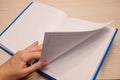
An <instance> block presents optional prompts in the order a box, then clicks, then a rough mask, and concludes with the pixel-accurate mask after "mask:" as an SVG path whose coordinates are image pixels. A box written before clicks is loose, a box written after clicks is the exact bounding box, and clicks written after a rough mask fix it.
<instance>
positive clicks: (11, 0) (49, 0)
mask: <svg viewBox="0 0 120 80" xmlns="http://www.w3.org/2000/svg"><path fill="white" fill-rule="evenodd" d="M31 1H38V2H42V3H45V4H48V5H51V6H53V7H57V8H59V9H61V10H63V11H64V12H66V13H67V14H68V15H69V16H70V17H74V18H79V19H84V20H89V21H94V22H107V21H113V23H112V24H111V25H110V26H111V27H116V26H117V27H118V29H120V0H0V32H2V30H4V29H5V28H6V27H7V26H8V24H10V22H11V21H13V20H14V19H15V17H16V16H17V15H18V14H19V13H20V12H21V11H22V10H23V9H24V8H25V7H26V5H28V4H29V3H30V2H31ZM119 33H120V32H118V35H117V37H116V39H115V41H114V43H113V45H112V47H111V50H110V51H109V54H108V56H107V58H106V59H105V62H104V64H103V66H102V69H101V70H100V73H99V75H98V77H97V79H98V80H108V79H109V80H110V79H120V34H119ZM29 76H31V75H29ZM32 76H33V77H32V78H30V77H26V78H25V79H27V78H28V80H38V79H40V80H45V79H44V78H43V77H41V76H39V74H37V73H34V74H32Z"/></svg>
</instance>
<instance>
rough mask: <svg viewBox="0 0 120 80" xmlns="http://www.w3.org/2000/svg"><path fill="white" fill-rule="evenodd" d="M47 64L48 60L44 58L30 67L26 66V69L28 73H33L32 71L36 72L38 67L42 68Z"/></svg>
mask: <svg viewBox="0 0 120 80" xmlns="http://www.w3.org/2000/svg"><path fill="white" fill-rule="evenodd" d="M45 65H47V61H46V60H43V61H40V62H37V63H35V64H33V65H32V66H30V67H27V68H25V71H26V73H31V72H34V71H35V70H37V69H40V68H42V67H43V66H45Z"/></svg>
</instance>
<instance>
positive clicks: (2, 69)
mask: <svg viewBox="0 0 120 80" xmlns="http://www.w3.org/2000/svg"><path fill="white" fill-rule="evenodd" d="M41 50H42V46H41V45H39V43H38V41H36V42H34V43H33V44H32V45H30V46H29V47H27V48H26V49H24V50H20V51H18V52H17V53H16V54H15V55H14V56H13V57H11V58H10V59H9V60H8V61H7V62H6V63H4V64H3V65H1V66H0V80H18V79H20V78H22V77H25V76H27V75H28V74H30V73H32V72H34V71H35V70H37V69H39V68H42V67H43V66H45V65H46V64H47V61H46V60H42V61H39V62H37V63H35V64H33V65H31V66H29V67H27V63H28V62H29V61H32V60H34V59H39V58H40V57H41Z"/></svg>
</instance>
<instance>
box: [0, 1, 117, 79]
mask: <svg viewBox="0 0 120 80" xmlns="http://www.w3.org/2000/svg"><path fill="white" fill-rule="evenodd" d="M110 23H111V22H107V23H95V22H90V21H85V20H80V19H75V18H70V17H69V16H68V15H67V14H66V13H64V12H63V11H61V10H59V9H56V8H54V7H51V6H48V5H45V4H42V3H38V2H31V3H30V4H29V5H28V6H27V7H26V8H25V9H24V10H23V11H22V12H21V13H20V14H19V15H18V16H17V17H16V19H15V20H14V21H13V22H12V23H11V24H10V25H9V26H8V27H7V28H6V29H5V30H4V31H3V32H2V33H1V34H0V48H1V49H3V50H4V51H7V52H8V54H12V53H15V52H16V51H18V50H21V49H24V48H26V47H27V46H28V45H30V44H32V43H33V42H34V41H37V40H38V41H39V43H41V44H43V50H42V57H41V59H46V60H48V62H49V64H48V65H47V66H46V67H44V68H43V69H41V70H40V71H41V74H43V75H44V76H45V77H48V78H49V79H50V80H56V79H57V80H95V79H96V76H97V74H98V72H99V70H100V68H101V66H102V64H103V61H104V59H105V57H106V55H107V54H108V51H109V49H110V46H111V44H112V42H113V39H114V37H115V35H116V33H117V30H118V29H116V28H112V27H109V26H108V25H109V24H110ZM41 59H40V60H41Z"/></svg>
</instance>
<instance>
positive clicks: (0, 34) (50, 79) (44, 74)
mask: <svg viewBox="0 0 120 80" xmlns="http://www.w3.org/2000/svg"><path fill="white" fill-rule="evenodd" d="M32 3H33V2H31V3H30V4H29V5H28V6H27V7H26V8H25V9H24V10H23V11H22V12H21V13H20V14H19V15H18V16H17V17H16V18H15V19H14V21H12V22H11V23H10V24H9V26H8V27H7V28H6V29H5V30H3V32H2V33H0V36H2V34H4V33H5V32H6V31H7V30H8V29H9V28H10V27H11V25H12V24H13V23H14V22H15V21H16V20H17V19H18V18H19V17H20V16H21V15H22V14H23V13H24V12H25V11H26V9H28V8H29V7H30V6H31V5H32ZM117 32H118V29H117V28H116V30H115V32H114V35H113V37H112V39H111V41H110V43H109V45H108V48H107V50H106V52H105V54H104V56H103V58H102V60H101V62H100V64H99V66H98V69H97V70H96V73H95V75H94V77H93V79H92V80H96V77H97V75H98V73H99V71H100V69H101V67H102V65H103V62H104V60H105V58H106V56H107V54H108V52H109V50H110V48H111V45H112V43H113V40H114V38H115V36H116V34H117ZM0 49H2V50H4V51H5V52H7V53H8V54H9V55H11V56H14V53H13V52H11V51H9V50H8V49H6V48H5V47H3V46H1V45H0ZM37 72H38V73H39V74H41V75H42V76H44V77H46V78H48V79H49V80H56V79H55V78H53V77H52V76H50V75H48V74H46V73H44V72H42V71H40V70H37Z"/></svg>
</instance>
